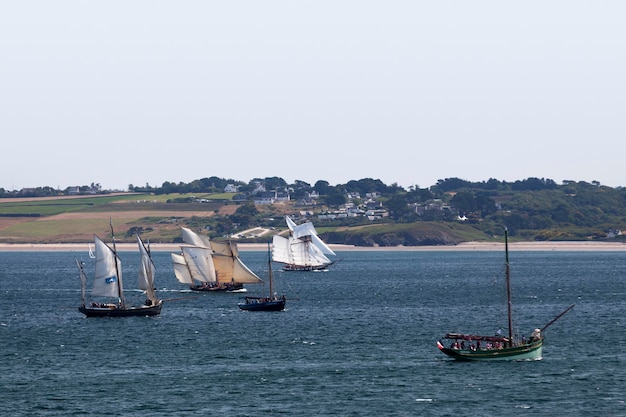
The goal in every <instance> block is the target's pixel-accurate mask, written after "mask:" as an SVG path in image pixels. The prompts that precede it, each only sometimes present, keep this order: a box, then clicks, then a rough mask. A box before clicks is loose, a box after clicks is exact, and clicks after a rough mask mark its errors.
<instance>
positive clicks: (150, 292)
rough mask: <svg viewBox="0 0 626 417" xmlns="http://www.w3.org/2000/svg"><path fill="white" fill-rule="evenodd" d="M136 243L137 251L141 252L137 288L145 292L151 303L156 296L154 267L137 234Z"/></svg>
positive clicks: (154, 301) (155, 299) (155, 300)
mask: <svg viewBox="0 0 626 417" xmlns="http://www.w3.org/2000/svg"><path fill="white" fill-rule="evenodd" d="M137 245H138V246H139V253H140V254H141V265H139V275H138V277H137V279H138V284H139V289H141V290H144V291H145V292H146V297H147V298H148V300H150V301H152V302H153V303H156V302H157V297H156V294H155V292H154V275H155V272H156V267H155V266H154V262H153V261H152V257H150V253H149V252H148V250H147V249H146V246H145V245H144V244H143V241H142V240H141V238H140V237H139V235H137Z"/></svg>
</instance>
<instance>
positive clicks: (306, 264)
mask: <svg viewBox="0 0 626 417" xmlns="http://www.w3.org/2000/svg"><path fill="white" fill-rule="evenodd" d="M285 220H286V221H287V227H288V228H289V236H288V237H285V236H281V235H274V236H273V238H272V260H273V261H274V262H277V263H280V264H282V265H283V270H285V271H319V270H325V269H327V268H328V267H329V266H330V265H332V264H333V263H335V261H333V260H331V259H330V258H329V257H328V256H336V254H335V252H334V251H333V250H332V249H331V248H330V247H329V246H328V245H327V244H326V243H324V241H323V240H322V239H321V238H320V237H319V235H318V233H317V231H316V230H315V227H314V226H313V223H311V222H306V223H302V224H299V225H298V224H296V223H295V222H294V221H293V220H292V219H291V218H290V217H289V216H285Z"/></svg>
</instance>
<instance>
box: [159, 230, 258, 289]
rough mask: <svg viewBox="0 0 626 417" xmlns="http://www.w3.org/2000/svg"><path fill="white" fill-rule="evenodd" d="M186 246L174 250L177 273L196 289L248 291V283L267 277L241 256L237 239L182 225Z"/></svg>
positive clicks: (173, 255) (173, 257)
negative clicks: (219, 238)
mask: <svg viewBox="0 0 626 417" xmlns="http://www.w3.org/2000/svg"><path fill="white" fill-rule="evenodd" d="M181 231H182V235H183V241H184V242H185V245H184V246H181V253H180V254H178V253H172V254H171V258H172V262H173V264H174V275H175V276H176V279H177V280H178V281H179V282H180V283H183V284H187V285H189V288H190V289H191V290H192V291H229V292H236V291H245V288H244V286H243V285H244V284H259V283H262V282H263V281H262V280H261V278H259V277H258V276H257V275H256V274H255V273H254V272H252V271H251V270H250V269H249V268H248V267H247V266H246V265H245V264H244V263H243V261H242V260H241V258H240V257H239V250H238V249H237V244H236V243H235V242H231V241H228V242H216V241H213V240H209V239H208V237H206V236H200V235H198V234H197V233H195V232H193V231H192V230H190V229H188V228H186V227H181Z"/></svg>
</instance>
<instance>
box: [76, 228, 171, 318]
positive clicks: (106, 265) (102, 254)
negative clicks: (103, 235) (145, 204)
mask: <svg viewBox="0 0 626 417" xmlns="http://www.w3.org/2000/svg"><path fill="white" fill-rule="evenodd" d="M111 235H112V237H113V247H111V246H109V245H107V244H106V243H105V242H104V241H102V239H100V238H99V237H98V236H94V237H95V254H94V257H95V273H94V279H93V287H92V290H91V297H90V298H91V299H92V301H91V302H90V303H89V305H87V303H86V295H85V293H86V285H87V275H86V273H85V270H84V268H83V263H82V262H80V261H79V260H78V259H76V265H77V266H78V270H79V273H80V281H81V292H82V302H81V305H80V307H78V311H80V312H81V313H83V314H84V315H85V316H87V317H128V316H156V315H158V314H160V313H161V307H162V306H163V300H160V299H159V298H158V297H157V295H156V292H155V289H154V274H155V271H156V268H155V266H154V262H153V261H152V257H151V256H150V250H149V248H148V247H146V246H145V244H144V243H143V241H142V240H141V237H139V235H137V244H138V246H139V252H140V256H141V264H140V267H139V275H138V287H139V289H141V290H143V291H145V294H146V300H145V302H144V303H143V304H141V305H134V304H131V303H129V302H127V300H126V297H125V295H124V286H123V281H122V261H121V259H120V258H119V256H118V254H117V250H116V247H115V235H113V224H112V223H111ZM98 297H102V299H104V300H107V301H104V302H97V301H95V300H96V299H97V298H98ZM111 299H113V300H114V302H111Z"/></svg>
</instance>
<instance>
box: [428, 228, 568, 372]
mask: <svg viewBox="0 0 626 417" xmlns="http://www.w3.org/2000/svg"><path fill="white" fill-rule="evenodd" d="M504 241H505V259H506V262H505V268H506V269H505V270H506V290H507V291H506V292H507V312H508V327H509V333H508V336H502V335H499V334H496V335H493V336H482V335H475V334H462V333H448V334H446V335H445V336H444V337H443V339H446V340H448V341H450V346H449V347H446V346H444V342H443V341H442V340H439V341H437V347H438V348H439V350H440V351H441V352H443V353H444V354H446V355H448V356H450V357H452V358H454V359H457V360H464V361H501V360H509V361H511V360H513V361H515V360H539V359H541V358H542V350H543V341H544V337H543V332H544V330H545V329H546V328H548V326H550V325H552V323H554V322H555V321H556V320H558V319H559V318H561V317H562V316H563V315H564V314H565V313H567V312H568V311H570V310H571V309H572V308H574V304H572V305H571V306H569V307H568V308H567V309H566V310H565V311H563V312H562V313H560V314H559V315H558V316H556V317H555V318H554V319H553V320H551V321H550V322H549V323H548V324H546V325H545V326H543V328H541V329H539V328H536V329H534V330H533V332H532V334H531V336H530V339H528V340H526V338H524V337H522V338H519V337H517V335H515V334H514V332H513V314H512V302H511V273H510V267H509V243H508V231H507V230H506V229H505V230H504Z"/></svg>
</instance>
